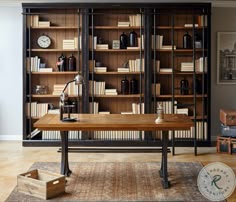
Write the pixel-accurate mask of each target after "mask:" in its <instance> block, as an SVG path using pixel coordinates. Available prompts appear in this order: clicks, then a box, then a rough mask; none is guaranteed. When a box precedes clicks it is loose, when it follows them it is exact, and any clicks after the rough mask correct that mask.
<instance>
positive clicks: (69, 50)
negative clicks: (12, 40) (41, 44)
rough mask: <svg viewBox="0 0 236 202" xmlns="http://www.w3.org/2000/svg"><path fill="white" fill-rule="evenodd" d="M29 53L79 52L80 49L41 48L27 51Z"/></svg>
mask: <svg viewBox="0 0 236 202" xmlns="http://www.w3.org/2000/svg"><path fill="white" fill-rule="evenodd" d="M27 51H31V52H78V51H79V50H78V49H61V48H59V49H40V48H32V49H31V50H30V49H27Z"/></svg>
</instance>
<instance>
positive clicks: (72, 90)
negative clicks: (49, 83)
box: [52, 82, 82, 96]
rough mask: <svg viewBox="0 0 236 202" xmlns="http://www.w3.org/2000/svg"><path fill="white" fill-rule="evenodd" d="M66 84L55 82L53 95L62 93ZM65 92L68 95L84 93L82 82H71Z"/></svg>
mask: <svg viewBox="0 0 236 202" xmlns="http://www.w3.org/2000/svg"><path fill="white" fill-rule="evenodd" d="M65 85H66V84H54V85H53V92H52V94H53V95H61V93H62V91H63V89H64V88H65ZM65 92H66V93H67V94H68V95H73V96H76V95H82V84H76V83H75V82H72V83H69V84H68V86H67V88H66V90H65Z"/></svg>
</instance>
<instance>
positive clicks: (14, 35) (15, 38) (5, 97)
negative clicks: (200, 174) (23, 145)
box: [0, 3, 236, 140]
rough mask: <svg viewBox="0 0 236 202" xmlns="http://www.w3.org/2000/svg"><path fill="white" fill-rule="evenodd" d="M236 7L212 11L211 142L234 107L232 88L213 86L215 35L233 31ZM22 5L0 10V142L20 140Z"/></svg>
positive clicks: (214, 84)
mask: <svg viewBox="0 0 236 202" xmlns="http://www.w3.org/2000/svg"><path fill="white" fill-rule="evenodd" d="M235 10H236V8H231V7H229V8H220V7H213V8H212V34H211V35H212V61H211V62H212V68H211V70H212V81H211V86H212V89H211V90H212V95H211V100H212V101H211V117H212V120H211V125H212V129H211V132H212V139H213V140H214V139H215V137H216V136H217V135H218V134H219V133H220V122H219V109H220V108H236V96H234V92H235V87H236V86H235V85H217V84H216V33H217V32H218V31H236V25H235V24H234V22H235V21H236V15H235ZM21 12H22V10H21V4H19V3H18V4H14V5H11V6H9V5H3V6H1V7H0V19H1V20H0V27H1V32H0V42H1V43H0V93H1V96H0V140H3V139H9V140H21V139H22V15H21Z"/></svg>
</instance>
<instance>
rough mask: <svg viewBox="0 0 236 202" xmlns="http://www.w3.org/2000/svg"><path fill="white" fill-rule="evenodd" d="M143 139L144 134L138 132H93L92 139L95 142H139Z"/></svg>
mask: <svg viewBox="0 0 236 202" xmlns="http://www.w3.org/2000/svg"><path fill="white" fill-rule="evenodd" d="M140 137H141V138H142V139H144V132H140V131H95V132H94V134H93V139H95V140H107V141H109V140H112V141H115V140H139V139H140Z"/></svg>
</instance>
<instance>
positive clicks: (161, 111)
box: [155, 103, 164, 123]
mask: <svg viewBox="0 0 236 202" xmlns="http://www.w3.org/2000/svg"><path fill="white" fill-rule="evenodd" d="M163 121H164V109H163V107H162V104H161V103H158V107H157V119H156V120H155V123H161V122H163Z"/></svg>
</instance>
